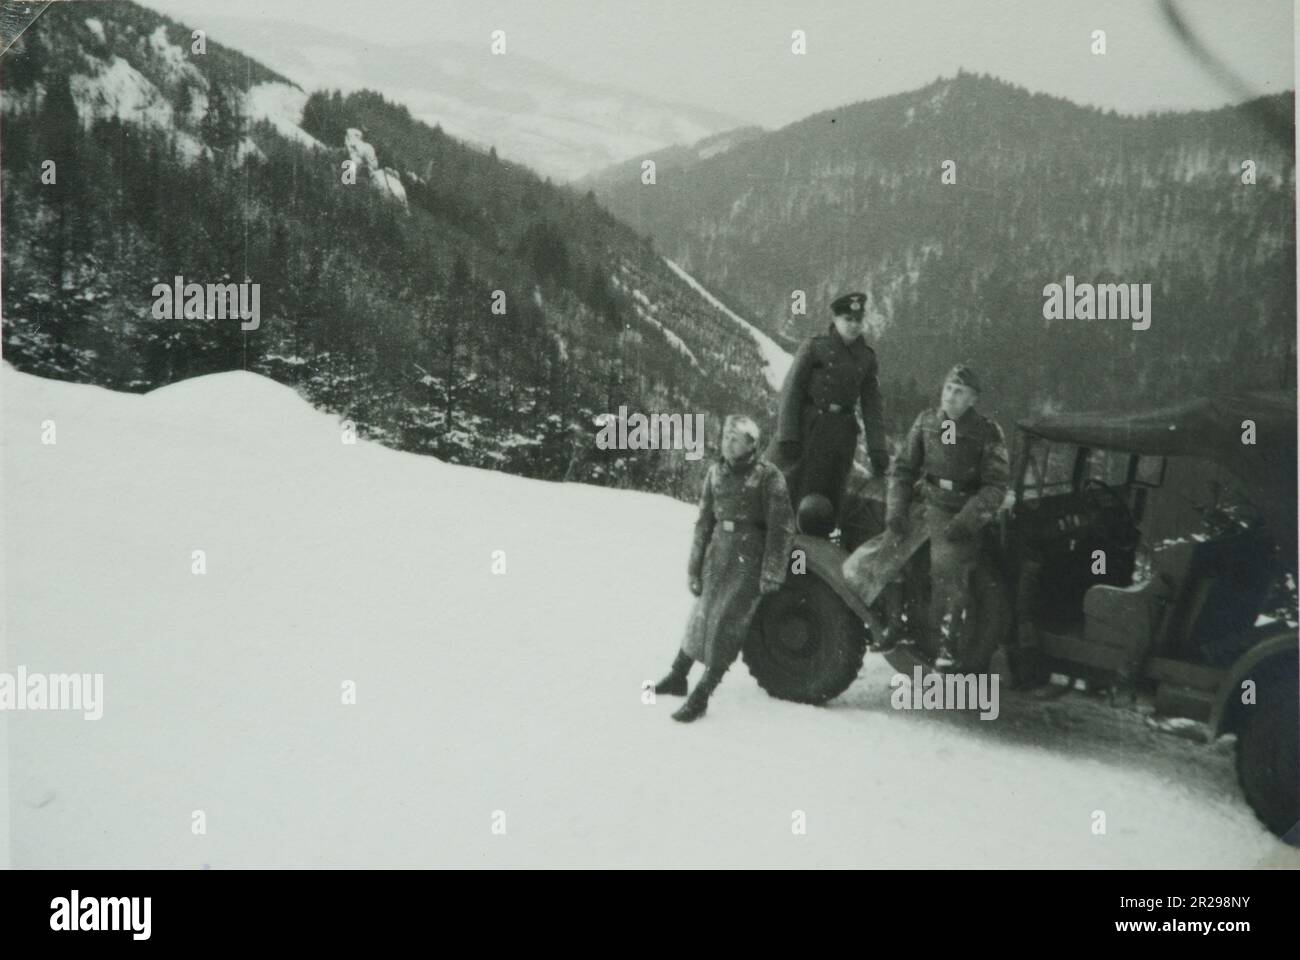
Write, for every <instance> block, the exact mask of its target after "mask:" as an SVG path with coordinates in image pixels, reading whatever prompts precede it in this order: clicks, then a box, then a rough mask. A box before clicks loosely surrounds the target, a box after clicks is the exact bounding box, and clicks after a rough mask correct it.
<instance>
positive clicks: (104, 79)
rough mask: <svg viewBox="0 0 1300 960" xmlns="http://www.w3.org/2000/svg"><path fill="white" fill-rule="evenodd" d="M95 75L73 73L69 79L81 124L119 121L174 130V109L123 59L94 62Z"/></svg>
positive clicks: (142, 75)
mask: <svg viewBox="0 0 1300 960" xmlns="http://www.w3.org/2000/svg"><path fill="white" fill-rule="evenodd" d="M94 64H95V72H94V73H93V74H83V73H74V74H72V76H70V77H69V78H68V85H69V87H70V88H71V90H72V97H73V100H74V101H75V102H76V105H77V114H78V116H79V117H80V118H81V122H82V124H84V125H85V126H87V127H88V126H90V124H91V122H92V121H93V120H95V119H107V118H111V117H120V118H121V119H123V120H129V121H131V122H133V123H139V124H142V125H144V126H151V127H159V128H162V129H171V128H172V127H173V116H172V113H173V111H172V105H171V103H169V102H168V100H167V98H166V97H164V96H163V95H162V92H161V91H159V89H158V88H157V87H155V86H154V85H153V84H152V83H150V82H149V79H148V78H147V77H146V76H144V74H142V73H140V71H139V70H137V69H135V67H133V66H131V64H129V63H127V62H126V61H125V60H123V59H122V58H121V57H119V56H116V55H114V57H113V58H112V60H110V61H108V63H106V64H105V63H102V62H100V61H94Z"/></svg>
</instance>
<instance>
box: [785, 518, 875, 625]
mask: <svg viewBox="0 0 1300 960" xmlns="http://www.w3.org/2000/svg"><path fill="white" fill-rule="evenodd" d="M800 551H802V552H803V563H804V571H805V572H804V573H803V574H796V573H794V572H791V573H790V574H789V576H792V577H794V576H805V577H807V576H813V577H817V578H818V579H819V580H821V581H822V582H823V583H825V584H826V585H827V586H828V587H830V588H831V589H832V590H834V591H835V595H836V596H838V597H839V598H840V599H841V600H843V601H844V603H845V605H846V606H847V607H848V608H849V609H850V610H852V611H853V612H854V613H855V614H857V615H858V616H859V617H861V618H862V620H863V621H864V622H868V623H870V622H871V621H872V620H873V619H874V616H873V614H872V612H871V610H869V609H868V608H867V606H866V604H864V603H863V602H862V601H861V600H860V599H858V596H857V594H855V593H854V592H853V590H852V588H851V587H849V585H848V584H847V583H845V582H844V574H843V573H842V568H843V566H844V561H845V560H847V559H848V556H849V555H848V553H846V552H845V551H844V549H843V548H842V547H840V546H839V545H838V544H835V543H831V542H830V541H829V540H823V539H821V538H820V537H810V536H808V535H807V534H804V533H799V534H795V538H794V550H793V552H792V554H791V556H792V557H793V558H794V559H792V561H791V562H792V565H793V564H794V563H795V562H797V560H798V554H799V552H800Z"/></svg>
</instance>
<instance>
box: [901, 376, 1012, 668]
mask: <svg viewBox="0 0 1300 960" xmlns="http://www.w3.org/2000/svg"><path fill="white" fill-rule="evenodd" d="M979 391H980V382H979V379H978V378H977V377H976V375H975V372H974V371H973V370H972V369H971V368H970V367H969V366H967V365H966V364H961V363H959V364H957V365H956V366H955V367H953V368H952V369H951V370H950V371H949V372H948V375H947V377H945V378H944V382H943V389H942V392H941V395H940V402H939V406H938V407H934V408H932V409H929V410H923V411H922V412H921V414H920V415H919V416H918V417H917V418H916V422H915V423H913V424H912V428H911V430H909V431H908V434H907V439H906V440H904V441H903V444H902V446H901V447H900V448H899V451H898V455H897V456H896V457H895V458H894V464H893V468H892V470H891V471H890V475H889V500H888V506H887V508H886V514H885V524H886V526H887V527H888V528H889V529H890V530H891V531H892V532H893V533H895V534H896V535H898V536H905V535H906V534H907V532H908V530H909V527H910V524H911V520H910V517H909V509H910V505H911V501H912V495H913V488H914V486H919V487H920V489H921V491H922V500H923V502H924V505H925V507H924V523H925V524H926V526H927V527H928V528H929V532H930V591H931V605H930V628H931V629H932V630H933V631H935V632H936V633H937V634H938V639H939V658H938V660H939V664H938V665H940V666H953V667H954V668H957V667H958V666H959V665H958V664H957V663H956V662H955V661H956V659H959V658H960V657H961V656H962V655H963V651H964V649H965V646H966V644H967V641H969V642H971V643H973V642H974V640H975V638H973V637H966V636H964V634H963V618H962V614H963V611H964V610H965V606H966V595H967V582H968V580H969V577H970V574H971V571H972V569H973V568H974V566H975V561H976V559H977V558H978V555H979V532H980V530H981V528H982V527H983V526H984V524H986V523H987V522H988V521H989V520H990V519H991V518H992V517H993V516H994V515H995V514H996V512H997V510H998V507H999V506H1000V505H1001V504H1002V499H1003V497H1004V496H1005V494H1006V492H1007V486H1008V484H1009V482H1010V466H1009V464H1008V459H1007V444H1006V439H1005V438H1004V437H1003V435H1002V428H1001V427H999V426H998V425H997V423H996V422H995V421H993V420H990V419H989V418H988V417H985V416H983V415H982V414H980V413H979V411H977V410H976V409H975V402H976V401H977V400H978V398H979ZM945 624H946V625H947V627H946V630H945ZM945 632H946V634H947V636H945V635H944V634H945ZM966 666H968V667H974V668H975V669H977V670H982V669H983V668H984V666H985V665H984V664H974V663H968V664H966Z"/></svg>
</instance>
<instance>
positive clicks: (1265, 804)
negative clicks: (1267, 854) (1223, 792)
mask: <svg viewBox="0 0 1300 960" xmlns="http://www.w3.org/2000/svg"><path fill="white" fill-rule="evenodd" d="M1258 693H1259V699H1258V701H1257V703H1258V705H1257V706H1254V707H1247V708H1246V709H1247V710H1249V711H1250V712H1249V713H1248V714H1247V716H1246V720H1245V723H1244V724H1243V725H1242V728H1241V730H1240V731H1239V732H1238V734H1237V781H1238V782H1239V783H1240V784H1241V792H1242V793H1243V794H1245V796H1246V802H1247V803H1249V804H1250V807H1251V809H1252V810H1254V811H1255V816H1257V817H1259V819H1260V822H1262V823H1263V824H1264V826H1266V827H1268V829H1269V830H1271V831H1272V832H1273V833H1274V834H1276V835H1277V836H1279V837H1284V838H1286V839H1287V842H1288V843H1290V844H1292V845H1293V846H1300V830H1297V829H1296V827H1297V824H1300V784H1298V781H1300V700H1297V698H1296V694H1295V690H1294V689H1291V688H1288V686H1287V685H1286V684H1285V683H1278V682H1274V683H1271V684H1269V685H1268V686H1261V687H1260V689H1259V691H1258ZM1274 700H1276V706H1275V707H1272V708H1269V707H1267V706H1265V705H1266V704H1271V703H1272V702H1273V701H1274Z"/></svg>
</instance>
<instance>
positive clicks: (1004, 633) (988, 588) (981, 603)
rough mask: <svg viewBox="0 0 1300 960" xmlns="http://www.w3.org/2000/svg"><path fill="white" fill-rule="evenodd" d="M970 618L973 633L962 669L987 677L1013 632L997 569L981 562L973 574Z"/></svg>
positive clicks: (967, 610)
mask: <svg viewBox="0 0 1300 960" xmlns="http://www.w3.org/2000/svg"><path fill="white" fill-rule="evenodd" d="M966 604H967V606H966V616H967V618H968V626H969V632H968V634H967V636H968V639H967V640H966V650H965V653H964V654H963V655H962V657H961V664H962V669H963V670H965V671H968V672H970V673H983V672H984V671H986V670H987V669H988V665H989V660H990V659H992V657H993V653H994V651H995V650H997V648H998V647H999V646H1000V645H1002V644H1004V643H1006V641H1007V638H1008V637H1009V636H1010V631H1011V604H1010V602H1009V600H1008V598H1007V591H1006V587H1005V585H1004V584H1003V583H1002V577H1001V576H999V574H998V570H997V568H996V567H995V566H994V565H993V564H992V563H990V562H989V561H988V560H981V561H980V562H979V563H977V564H976V565H975V569H974V570H973V571H971V578H970V589H969V591H968V592H967V600H966Z"/></svg>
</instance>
